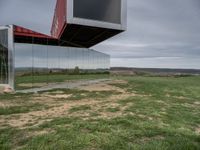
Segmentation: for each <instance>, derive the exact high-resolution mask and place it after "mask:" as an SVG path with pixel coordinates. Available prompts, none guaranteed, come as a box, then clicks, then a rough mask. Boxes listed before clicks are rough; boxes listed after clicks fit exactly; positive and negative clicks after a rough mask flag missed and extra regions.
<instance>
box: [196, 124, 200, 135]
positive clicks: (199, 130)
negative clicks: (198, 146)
mask: <svg viewBox="0 0 200 150" xmlns="http://www.w3.org/2000/svg"><path fill="white" fill-rule="evenodd" d="M195 132H196V133H197V134H199V135H200V126H199V127H198V128H196V129H195Z"/></svg>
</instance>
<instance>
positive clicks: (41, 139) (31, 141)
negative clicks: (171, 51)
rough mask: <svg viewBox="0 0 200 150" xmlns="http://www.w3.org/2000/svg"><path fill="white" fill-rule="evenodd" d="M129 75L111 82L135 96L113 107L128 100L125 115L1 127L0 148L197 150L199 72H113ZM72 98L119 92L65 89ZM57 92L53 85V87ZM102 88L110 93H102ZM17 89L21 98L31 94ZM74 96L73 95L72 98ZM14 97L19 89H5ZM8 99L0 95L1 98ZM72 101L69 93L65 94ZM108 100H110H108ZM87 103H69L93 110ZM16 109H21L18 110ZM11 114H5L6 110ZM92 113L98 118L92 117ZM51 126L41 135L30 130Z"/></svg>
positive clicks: (112, 109) (101, 97)
mask: <svg viewBox="0 0 200 150" xmlns="http://www.w3.org/2000/svg"><path fill="white" fill-rule="evenodd" d="M113 79H120V80H126V81H127V84H116V83H115V84H113V85H115V86H117V87H120V88H123V89H124V90H126V91H127V92H129V93H135V94H136V96H130V97H128V98H125V99H120V100H118V101H117V104H119V106H117V107H116V108H115V107H109V104H108V105H107V107H106V108H104V109H106V110H107V111H108V112H111V113H115V112H116V113H117V112H118V111H121V110H120V108H121V107H124V106H127V107H126V109H125V110H124V112H123V113H124V115H123V116H117V117H114V118H110V119H106V118H102V119H98V118H96V119H95V116H98V115H99V113H101V112H98V111H94V112H93V113H91V112H90V113H91V118H89V119H88V120H85V119H83V118H81V117H67V116H66V117H58V118H54V119H53V120H51V121H47V122H44V123H43V124H41V125H39V126H37V127H31V128H29V129H18V128H11V127H9V126H8V127H4V128H3V129H0V149H2V150H3V149H5V150H7V149H14V148H16V147H18V148H19V149H24V150H26V149H33V150H34V149H35V150H36V149H37V150H51V149H52V150H53V149H59V150H66V149H67V150H74V149H75V150H89V149H94V150H101V149H102V150H132V149H133V150H134V149H136V150H199V149H200V134H199V133H198V132H197V129H199V128H200V77H199V76H195V77H179V78H175V77H140V76H136V77H120V76H118V77H113ZM63 91H64V92H65V93H66V94H72V95H73V96H74V100H81V99H85V98H92V99H96V96H97V97H98V96H99V97H98V98H99V99H98V100H99V101H100V100H102V102H104V101H105V99H106V98H109V96H111V95H112V94H120V93H117V92H116V93H115V92H113V93H112V92H110V93H107V92H102V93H101V92H100V93H95V92H94V93H92V92H87V91H78V90H63ZM52 92H53V91H52ZM104 94H105V95H106V96H104ZM30 96H31V94H30V95H29V96H26V95H18V97H21V98H22V99H23V98H24V99H26V98H27V97H30ZM73 96H72V97H71V98H72V99H73ZM3 97H4V98H5V99H7V100H8V101H12V98H14V97H15V95H6V96H5V95H3ZM1 101H5V100H2V97H0V102H1ZM66 101H69V99H66ZM105 103H106V101H105ZM92 110H93V109H92V107H91V106H89V105H83V106H77V107H73V108H71V110H70V112H76V113H80V114H81V113H82V112H84V111H92ZM16 113H17V112H16ZM6 115H7V114H6ZM93 116H94V118H93ZM49 129H50V130H52V132H47V133H45V134H42V135H33V134H29V133H30V132H37V131H38V132H39V131H43V130H44V131H45V130H49Z"/></svg>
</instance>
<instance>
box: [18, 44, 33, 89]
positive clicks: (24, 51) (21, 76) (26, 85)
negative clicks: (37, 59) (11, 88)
mask: <svg viewBox="0 0 200 150" xmlns="http://www.w3.org/2000/svg"><path fill="white" fill-rule="evenodd" d="M32 56H33V51H32V44H19V43H15V59H14V60H15V89H16V90H22V89H30V88H32V83H33V76H32V74H33V57H32Z"/></svg>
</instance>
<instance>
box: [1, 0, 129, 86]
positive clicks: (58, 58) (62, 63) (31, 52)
mask: <svg viewBox="0 0 200 150" xmlns="http://www.w3.org/2000/svg"><path fill="white" fill-rule="evenodd" d="M125 30H126V0H57V4H56V8H55V14H54V19H53V23H52V28H51V35H45V34H42V33H38V32H35V31H33V30H31V29H27V28H24V27H21V26H17V25H7V26H0V85H1V84H2V85H9V86H10V87H11V88H13V89H18V88H19V89H22V88H27V87H26V86H25V84H20V85H23V86H21V87H20V86H19V83H21V82H22V81H23V82H25V83H29V82H31V83H32V86H31V88H33V87H35V84H34V83H37V82H39V81H40V80H41V76H42V78H43V79H44V80H45V81H42V82H43V83H47V84H48V83H51V82H52V78H51V77H52V75H53V76H55V75H67V74H73V73H75V72H76V73H77V70H78V72H79V73H86V72H87V73H94V72H95V73H103V72H106V71H108V69H109V67H110V66H109V64H110V56H109V55H107V54H103V53H101V52H97V51H94V50H92V49H88V48H90V47H91V46H94V45H96V44H98V43H100V42H102V41H104V40H106V39H108V38H110V37H112V36H114V35H116V34H118V33H121V32H123V31H125ZM74 71H75V72H74ZM16 83H18V84H16ZM36 87H37V86H36Z"/></svg>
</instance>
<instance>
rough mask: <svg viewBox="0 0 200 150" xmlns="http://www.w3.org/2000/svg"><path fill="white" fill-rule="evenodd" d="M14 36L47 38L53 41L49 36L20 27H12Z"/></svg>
mask: <svg viewBox="0 0 200 150" xmlns="http://www.w3.org/2000/svg"><path fill="white" fill-rule="evenodd" d="M14 35H15V36H25V37H37V38H48V39H54V38H53V37H51V36H48V35H45V34H42V33H38V32H35V31H32V30H29V29H26V28H23V27H20V26H14Z"/></svg>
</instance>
